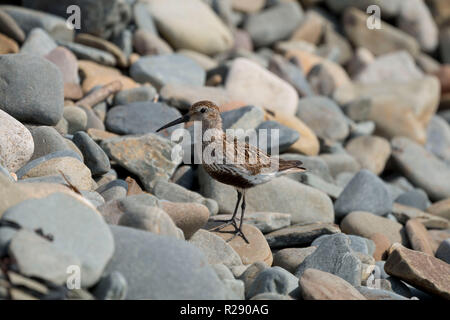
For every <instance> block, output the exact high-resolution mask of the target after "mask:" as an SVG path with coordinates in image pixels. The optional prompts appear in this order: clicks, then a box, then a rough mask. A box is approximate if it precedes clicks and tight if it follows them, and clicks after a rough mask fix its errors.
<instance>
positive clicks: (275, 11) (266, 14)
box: [244, 2, 303, 47]
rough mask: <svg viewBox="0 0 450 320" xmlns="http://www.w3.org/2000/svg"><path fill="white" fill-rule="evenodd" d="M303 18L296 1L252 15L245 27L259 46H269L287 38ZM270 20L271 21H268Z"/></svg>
mask: <svg viewBox="0 0 450 320" xmlns="http://www.w3.org/2000/svg"><path fill="white" fill-rule="evenodd" d="M302 18H303V10H302V8H301V6H300V5H299V4H297V3H295V2H287V3H281V4H277V5H275V6H273V7H270V8H269V9H266V10H264V11H262V12H260V13H257V14H253V15H250V16H249V17H248V19H247V21H246V23H245V25H244V29H245V30H246V31H247V32H248V33H249V34H250V36H251V37H252V40H253V43H254V44H255V46H257V47H261V46H269V45H271V44H273V43H274V42H276V41H278V40H283V39H286V38H287V37H289V36H290V35H291V33H292V32H293V31H294V30H295V29H296V28H297V26H298V25H299V24H300V22H301V20H302ZM268 21H270V23H267V22H268Z"/></svg>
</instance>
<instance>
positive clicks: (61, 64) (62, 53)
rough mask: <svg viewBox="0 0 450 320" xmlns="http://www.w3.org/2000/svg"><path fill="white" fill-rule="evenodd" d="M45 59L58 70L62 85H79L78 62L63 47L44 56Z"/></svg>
mask: <svg viewBox="0 0 450 320" xmlns="http://www.w3.org/2000/svg"><path fill="white" fill-rule="evenodd" d="M45 58H46V59H47V60H49V61H50V62H52V63H54V64H55V65H56V66H57V67H58V68H59V70H60V71H61V73H62V75H63V81H64V83H74V84H79V83H80V78H79V77H78V60H77V58H76V57H75V55H74V54H73V53H72V52H71V51H70V50H67V49H66V48H64V47H57V48H55V49H53V50H52V51H50V52H49V53H48V54H46V55H45Z"/></svg>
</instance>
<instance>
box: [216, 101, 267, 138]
mask: <svg viewBox="0 0 450 320" xmlns="http://www.w3.org/2000/svg"><path fill="white" fill-rule="evenodd" d="M220 117H221V118H222V128H223V130H224V131H226V130H227V129H234V130H236V129H242V130H249V129H256V128H257V127H258V126H259V125H261V123H263V121H264V111H263V110H262V109H261V108H260V107H255V106H245V107H242V108H237V109H234V110H230V111H225V112H222V113H221V114H220ZM234 134H235V135H236V136H238V135H237V134H236V133H234Z"/></svg>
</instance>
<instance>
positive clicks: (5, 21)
mask: <svg viewBox="0 0 450 320" xmlns="http://www.w3.org/2000/svg"><path fill="white" fill-rule="evenodd" d="M0 32H1V33H3V34H5V35H6V36H8V37H10V38H12V39H14V40H16V41H17V42H19V43H23V42H24V41H25V33H24V32H23V30H22V29H21V28H20V27H19V25H18V24H17V22H16V21H15V20H14V19H13V18H12V17H11V16H10V15H9V14H7V13H6V12H5V11H3V10H1V11H0Z"/></svg>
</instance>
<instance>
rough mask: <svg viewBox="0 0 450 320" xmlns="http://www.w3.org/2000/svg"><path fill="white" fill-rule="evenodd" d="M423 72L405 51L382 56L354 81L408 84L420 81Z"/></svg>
mask: <svg viewBox="0 0 450 320" xmlns="http://www.w3.org/2000/svg"><path fill="white" fill-rule="evenodd" d="M423 75H424V74H423V72H422V71H421V70H420V69H419V68H418V67H417V65H416V62H415V61H414V59H413V57H412V56H411V55H410V54H409V53H408V52H407V51H405V50H400V51H395V52H391V53H386V54H383V55H381V56H379V57H377V58H376V59H375V61H373V62H372V63H370V64H369V65H368V66H367V67H366V68H365V69H363V70H362V71H361V72H359V73H358V75H357V76H356V77H355V80H356V81H358V82H361V83H365V84H370V83H377V82H383V81H386V80H388V81H393V82H408V81H410V80H411V79H421V78H422V77H423Z"/></svg>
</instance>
